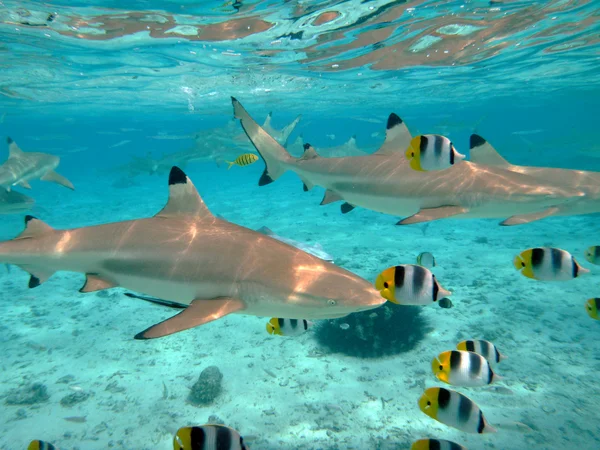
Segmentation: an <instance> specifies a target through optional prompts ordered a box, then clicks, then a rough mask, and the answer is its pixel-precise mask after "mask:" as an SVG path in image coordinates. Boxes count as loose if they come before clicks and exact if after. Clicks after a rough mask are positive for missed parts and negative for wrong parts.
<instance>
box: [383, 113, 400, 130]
mask: <svg viewBox="0 0 600 450" xmlns="http://www.w3.org/2000/svg"><path fill="white" fill-rule="evenodd" d="M401 123H402V119H401V118H400V116H398V114H395V113H391V114H390V116H389V117H388V121H387V127H386V128H387V129H388V130H389V129H391V128H394V127H395V126H397V125H400V124H401Z"/></svg>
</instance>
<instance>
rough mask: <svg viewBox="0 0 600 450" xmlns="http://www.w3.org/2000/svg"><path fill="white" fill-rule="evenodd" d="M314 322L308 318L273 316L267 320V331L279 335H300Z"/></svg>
mask: <svg viewBox="0 0 600 450" xmlns="http://www.w3.org/2000/svg"><path fill="white" fill-rule="evenodd" d="M312 325H313V323H312V322H311V321H310V320H306V319H280V318H277V317H273V318H272V319H271V320H269V321H268V322H267V332H268V333H269V334H277V335H279V336H298V335H300V334H302V333H304V332H305V331H307V330H308V329H309V328H310V327H312Z"/></svg>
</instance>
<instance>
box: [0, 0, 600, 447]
mask: <svg viewBox="0 0 600 450" xmlns="http://www.w3.org/2000/svg"><path fill="white" fill-rule="evenodd" d="M242 3H243V6H242V7H241V8H240V9H239V11H235V9H234V8H232V7H231V6H230V5H227V4H223V5H221V4H220V3H216V2H215V3H214V4H213V3H211V4H210V7H207V6H204V4H202V5H198V4H197V3H192V2H189V3H187V2H128V8H129V9H127V10H124V9H122V8H123V7H122V5H121V2H77V3H72V2H68V3H67V2H63V4H60V3H56V2H55V3H53V4H52V5H47V4H43V3H38V2H6V1H4V2H1V3H0V55H1V56H2V58H1V61H0V134H2V135H3V136H12V137H13V138H14V139H15V141H16V142H18V143H19V145H20V146H21V147H22V148H23V150H25V151H45V152H50V153H53V154H57V155H59V156H61V157H62V161H61V165H60V166H59V169H58V170H59V172H60V173H63V174H64V175H66V176H67V177H68V178H69V179H71V180H72V181H73V183H74V184H75V186H76V191H75V192H71V191H67V190H65V189H64V188H61V187H59V186H55V185H51V184H47V183H42V182H33V183H32V187H33V189H32V191H31V192H28V194H29V195H31V196H32V197H34V198H35V199H36V206H35V209H34V214H35V215H36V216H39V217H40V218H43V219H44V220H45V221H47V222H48V223H49V224H51V225H52V226H55V227H57V228H63V227H74V226H84V225H93V224H97V223H105V222H110V221H116V220H124V219H132V218H137V217H145V216H149V215H152V214H154V213H155V212H156V211H157V210H159V209H160V208H161V206H162V205H163V204H164V201H165V200H166V195H167V190H166V174H157V175H147V174H140V175H138V176H136V177H135V178H133V179H128V177H127V171H122V170H119V169H117V167H119V166H122V165H124V164H128V163H129V162H130V161H131V157H132V156H138V157H145V156H147V155H148V152H150V153H151V155H153V156H154V157H156V156H159V155H161V154H163V153H170V152H177V151H181V150H185V149H187V148H191V147H193V146H194V145H195V141H194V138H195V136H196V135H199V136H200V140H202V141H206V142H208V143H209V144H214V145H217V144H216V143H215V142H216V141H215V142H213V141H212V140H211V139H213V138H212V137H211V136H212V135H211V134H210V133H208V132H207V131H206V130H211V129H213V128H214V127H223V126H224V125H225V124H226V123H228V121H230V120H231V115H232V114H231V104H230V100H229V97H230V96H231V95H234V96H236V97H237V98H239V100H240V101H242V102H243V104H244V105H245V106H246V108H247V109H248V110H249V112H250V113H251V114H252V115H253V116H254V117H255V118H256V119H257V120H258V121H261V120H262V119H263V118H264V117H265V116H266V114H267V113H268V112H269V111H273V123H274V124H275V126H276V128H279V127H282V126H284V125H285V124H287V123H288V122H290V121H291V120H293V118H294V117H295V116H296V115H297V114H302V116H303V117H302V120H301V122H300V124H299V125H298V127H297V129H296V130H295V131H294V133H293V134H292V136H291V140H293V139H295V138H296V137H297V136H299V135H300V134H301V135H302V136H303V137H304V138H305V140H308V141H310V142H311V143H313V144H314V145H315V146H317V147H327V146H332V145H340V144H342V143H343V142H345V141H346V140H347V139H348V138H349V137H350V136H351V135H354V134H355V135H356V137H357V142H358V145H359V147H360V148H363V149H365V150H367V151H370V150H372V149H374V148H377V146H378V145H379V144H380V143H381V141H382V140H383V135H384V132H385V122H386V119H387V116H388V114H389V113H390V112H392V111H394V112H396V113H398V114H399V115H400V116H401V117H402V118H403V119H404V120H405V121H406V123H407V124H408V126H409V128H410V129H411V131H412V132H413V133H414V134H417V133H418V132H420V133H443V134H446V135H448V136H449V137H450V138H451V139H452V140H453V141H454V142H455V144H456V146H457V148H458V149H459V150H460V151H462V152H464V153H468V151H467V147H468V136H469V135H470V134H471V133H473V132H477V133H479V134H481V135H483V136H484V137H486V138H487V139H488V140H489V141H490V142H492V143H493V144H494V146H495V147H496V148H497V149H498V150H499V151H500V152H501V153H502V154H503V155H504V156H506V157H507V158H508V159H509V160H510V161H511V162H514V163H518V164H532V165H549V166H555V167H570V168H581V169H588V170H600V148H599V147H598V144H597V142H598V130H597V117H599V116H600V107H599V106H598V105H599V104H600V88H599V86H600V84H599V80H598V70H597V67H598V35H599V31H600V29H599V27H598V20H597V16H598V5H597V2H592V1H590V2H584V1H582V2H566V1H561V2H502V3H495V4H492V5H490V4H489V3H488V2H406V3H405V2H376V1H373V2H365V3H360V2H320V3H317V2H310V3H308V2H304V3H302V2H287V3H282V4H279V3H274V2H242ZM50 13H54V14H55V15H56V18H55V19H54V20H53V21H52V22H50V23H47V22H46V19H47V17H48V14H50ZM44 24H46V25H47V26H39V25H44ZM446 52H447V53H446ZM237 130H238V132H239V131H241V129H240V128H239V127H238V128H237ZM261 164H262V163H260V162H259V163H257V164H255V165H253V166H250V167H247V168H244V169H239V168H235V169H232V170H231V171H225V170H224V168H223V167H221V168H217V167H216V166H215V164H212V163H193V162H192V163H190V164H189V166H188V167H187V168H186V171H187V172H188V174H189V175H190V177H191V178H192V179H193V180H194V182H195V183H196V186H197V187H198V189H199V191H200V193H201V194H202V195H203V197H204V198H205V200H206V202H207V204H208V205H209V207H210V208H211V210H212V211H213V212H215V213H218V214H222V215H223V216H224V217H225V218H227V219H228V220H231V221H233V222H235V223H238V224H240V225H244V226H248V227H251V228H258V227H260V226H263V225H266V226H269V227H270V228H272V229H273V230H274V231H275V232H277V233H278V234H281V235H283V236H287V237H290V238H294V239H298V240H300V241H312V242H319V243H321V244H322V245H323V246H324V247H325V249H326V250H327V251H328V252H329V253H331V254H333V255H334V256H335V257H336V259H337V260H339V261H341V262H340V264H342V265H343V266H344V267H346V268H348V269H350V270H352V271H354V272H356V273H357V274H359V275H361V276H363V277H365V278H367V279H374V278H375V277H376V275H377V274H378V272H379V271H380V270H381V269H383V268H385V267H387V266H388V265H392V264H398V263H411V262H413V259H414V257H415V256H416V255H417V254H418V253H419V252H420V251H423V250H429V251H432V252H433V253H434V254H435V256H436V258H438V261H439V262H440V268H439V269H438V270H439V271H438V272H436V274H437V275H438V277H440V279H443V280H444V282H445V283H444V284H445V285H446V287H448V288H450V289H452V290H453V291H455V296H454V298H455V299H456V301H455V304H456V306H455V308H453V309H452V310H448V311H446V310H441V309H439V308H435V309H433V308H426V309H424V312H423V314H424V315H425V317H426V318H427V319H428V320H429V324H430V325H431V326H432V327H433V329H434V331H432V332H430V333H428V334H427V336H426V337H425V339H424V340H423V341H421V343H420V344H419V346H418V347H417V349H416V350H413V351H412V352H409V353H407V354H403V355H399V356H397V357H393V358H388V359H385V360H381V361H363V360H360V359H353V358H348V357H344V356H341V355H325V356H320V357H314V356H315V351H317V350H318V349H320V347H319V346H318V344H317V343H316V341H315V339H314V338H313V336H311V335H305V336H303V337H302V338H300V339H296V340H289V339H288V340H285V341H282V340H277V339H275V338H274V337H269V336H267V335H266V333H265V332H264V322H266V320H263V319H260V318H255V317H246V316H235V317H233V318H226V319H223V320H222V321H218V322H215V323H212V324H209V325H207V326H205V327H201V328H199V329H196V330H192V331H189V332H186V333H181V334H180V335H176V336H172V337H169V338H165V339H164V340H161V341H153V342H151V343H148V345H139V344H140V343H139V342H135V341H133V340H132V336H133V335H134V334H135V333H137V332H138V331H140V330H141V329H143V328H145V327H147V326H149V325H150V324H152V323H155V322H157V321H160V320H163V319H164V318H166V317H168V316H169V314H170V312H169V311H164V310H163V309H160V308H157V307H154V306H152V305H145V304H139V303H132V301H131V300H130V299H125V297H123V296H122V295H121V292H120V291H118V290H117V291H116V292H117V294H115V296H111V297H109V298H103V297H100V296H97V295H95V294H90V295H87V296H84V295H82V294H79V293H77V290H78V289H79V288H80V287H81V283H82V278H81V277H80V276H78V275H74V274H66V273H62V274H57V275H55V277H53V279H51V280H50V281H48V282H47V283H46V284H44V285H43V286H41V287H40V288H38V289H35V290H27V289H26V284H27V276H26V275H25V274H24V273H23V272H21V271H19V270H18V269H16V268H13V269H12V270H11V272H10V273H5V274H4V275H3V278H2V283H3V286H4V293H3V294H2V295H1V296H0V298H1V305H2V306H1V307H2V311H3V313H2V317H5V321H4V327H3V328H2V350H3V355H4V358H3V360H2V366H3V369H5V371H4V373H5V374H6V375H5V376H2V378H3V385H2V386H3V392H0V395H5V394H6V392H8V391H9V390H10V389H12V388H15V387H18V386H19V385H20V383H21V382H23V381H27V382H29V381H31V382H42V383H44V384H46V385H47V387H48V390H49V393H50V399H49V401H48V402H45V403H42V404H39V405H34V406H33V407H23V408H21V407H14V406H10V407H3V408H2V414H3V417H2V423H3V424H4V425H3V427H2V428H0V448H2V449H11V450H12V449H13V448H14V449H21V448H25V447H26V445H27V443H28V442H29V440H31V439H33V438H45V439H47V440H49V441H51V442H54V443H56V444H57V445H59V446H60V447H61V448H67V449H70V448H79V449H88V448H90V449H104V448H107V447H108V446H110V447H111V448H124V449H140V448H143V449H161V448H169V439H170V438H169V436H170V435H172V433H173V432H174V431H175V430H176V429H177V428H178V427H179V426H183V425H186V424H189V423H197V424H200V423H204V422H206V421H207V420H208V418H209V416H210V415H211V414H216V415H218V416H220V417H222V418H223V419H225V420H226V421H227V422H228V423H229V424H231V425H232V426H235V427H237V428H238V429H240V431H242V433H243V434H247V435H254V436H256V438H255V441H254V443H253V445H252V448H258V449H271V448H286V449H288V448H289V449H292V448H307V449H309V448H315V449H316V448H340V449H342V448H356V449H365V448H386V449H387V448H409V446H410V442H411V441H412V440H413V439H416V438H417V437H423V436H437V437H441V438H447V439H452V440H455V441H457V442H461V443H463V444H464V445H466V446H467V447H468V448H471V449H477V448H502V449H513V448H514V449H521V448H548V449H563V448H573V447H579V448H582V449H586V448H589V449H595V448H597V447H598V443H597V440H596V436H598V435H599V434H600V430H599V429H598V425H597V421H595V420H594V415H593V411H595V410H596V409H597V407H598V400H597V399H598V394H599V392H598V388H597V386H596V384H595V383H594V382H593V377H592V378H590V374H593V373H595V371H596V370H597V367H596V366H597V358H598V350H597V348H596V347H595V346H594V345H593V343H594V342H596V341H597V338H598V333H599V328H598V327H597V326H596V325H598V324H597V323H596V322H594V321H592V320H591V319H589V317H587V315H585V312H584V310H583V302H584V301H585V299H587V298H589V297H591V296H597V295H599V293H598V292H597V286H598V276H599V275H598V270H595V271H593V272H592V274H591V275H590V276H589V277H587V278H585V279H584V278H582V279H581V280H574V281H573V282H569V283H564V284H550V285H548V284H541V283H537V284H536V283H532V282H529V281H528V280H526V279H524V278H523V277H520V276H518V274H516V273H515V271H514V269H513V267H512V264H511V261H512V257H513V256H514V255H515V254H516V253H518V252H519V251H521V250H523V249H525V248H528V247H532V246H537V245H544V244H547V243H551V244H552V245H554V246H557V247H561V248H565V249H567V250H569V251H571V252H572V253H573V254H574V255H575V256H576V257H577V258H578V259H579V260H583V257H582V255H583V250H584V249H585V248H586V247H587V246H589V245H593V244H599V242H597V239H598V226H597V221H598V216H597V215H592V216H581V217H573V218H559V219H547V220H544V221H541V222H539V223H535V224H531V225H529V226H526V227H520V228H511V229H506V228H500V227H498V226H497V225H496V221H489V220H473V221H443V222H439V223H434V224H432V225H431V226H430V227H429V228H427V231H426V233H423V232H422V231H421V228H419V227H416V228H415V227H412V228H411V227H408V228H398V227H394V226H393V224H394V223H395V222H396V221H397V218H395V217H391V216H385V215H382V214H377V213H373V212H369V211H364V210H362V211H361V210H357V211H354V212H353V213H352V214H349V215H344V216H342V215H341V214H339V211H338V207H337V205H330V206H327V207H319V206H318V203H319V202H320V200H321V195H322V191H321V190H315V191H316V192H309V193H303V192H302V189H301V184H300V182H299V181H298V179H297V177H295V176H294V175H292V174H288V175H286V176H284V177H283V178H282V179H281V180H278V181H277V183H275V184H273V185H271V186H268V187H264V188H259V187H258V186H256V183H257V179H258V177H259V176H260V173H261V172H262V165H261ZM123 180H125V181H123ZM0 218H1V219H0V220H1V227H0V237H2V239H9V238H12V237H13V236H15V235H16V234H17V233H18V232H20V230H21V229H22V221H23V219H22V215H19V214H17V215H9V216H0ZM349 236H351V237H349ZM484 238H485V239H484ZM583 264H585V265H586V266H587V267H590V265H589V264H586V263H585V262H583ZM465 337H488V338H490V339H494V340H495V341H497V343H498V345H499V346H501V347H502V349H504V352H505V353H507V354H509V356H510V359H509V360H508V361H507V362H505V363H504V364H506V366H503V370H502V371H499V373H501V374H502V375H504V376H505V377H506V378H507V382H506V385H507V386H509V387H510V388H511V389H512V390H513V391H514V392H515V395H512V396H506V397H504V396H497V395H496V396H494V395H492V394H490V393H481V392H475V391H470V390H465V391H464V392H465V393H466V394H467V395H469V396H470V397H472V398H473V399H474V400H476V401H477V402H478V404H480V406H481V407H482V409H484V412H485V414H486V415H487V416H489V417H488V419H489V420H490V421H491V422H496V423H502V422H504V423H505V424H506V423H510V422H514V421H517V422H522V423H525V424H526V425H527V426H528V427H530V428H531V429H532V431H530V432H527V433H526V432H522V431H514V430H502V432H501V433H498V434H497V435H494V436H490V437H484V438H482V437H480V436H470V435H465V434H463V433H460V432H457V431H454V430H452V429H450V428H447V427H444V426H443V425H440V424H438V423H437V422H434V421H432V420H431V419H429V418H427V417H426V416H425V415H424V414H422V413H421V412H420V411H419V410H418V408H417V406H416V401H417V399H418V397H419V395H420V394H421V393H422V390H423V388H424V387H429V386H432V385H436V384H437V383H436V382H435V379H434V378H433V376H432V375H431V373H430V359H431V358H433V356H435V355H436V354H437V353H439V352H440V351H443V350H448V349H450V348H452V347H453V346H454V344H455V342H456V340H457V339H462V338H465ZM144 344H145V343H144ZM224 355H228V356H227V357H225V356H224ZM106 361H110V363H106ZM274 361H275V362H274ZM210 364H217V365H219V367H220V368H221V370H222V372H223V373H224V375H225V382H226V392H227V393H226V395H225V397H223V398H221V399H220V400H219V402H218V403H216V404H215V405H214V406H213V407H210V408H201V409H198V408H195V407H193V406H190V405H188V404H187V403H185V397H186V395H187V391H188V387H189V386H190V385H191V384H192V383H193V382H194V381H195V379H196V378H197V376H198V374H199V372H200V371H201V370H202V369H203V368H204V367H205V366H207V365H210ZM273 366H275V368H276V370H274V372H275V374H276V376H277V378H275V379H273V378H272V377H271V376H270V375H268V374H267V375H266V374H265V372H264V368H267V369H269V370H271V371H273ZM240 373H241V377H240V375H239V374H240ZM115 374H117V375H115ZM365 374H366V375H365ZM66 375H73V376H74V377H75V378H74V380H73V383H72V384H73V385H75V386H81V387H82V388H83V389H84V390H85V391H86V392H90V393H91V394H92V395H91V397H90V398H89V399H88V400H86V401H85V402H83V403H81V404H80V405H78V406H77V407H76V408H75V409H67V408H64V407H62V406H61V405H60V404H59V401H60V399H61V398H63V397H64V396H66V395H68V394H70V393H71V392H72V391H71V390H69V389H68V386H65V385H64V384H62V383H58V382H57V381H58V380H59V379H60V378H61V377H63V376H66ZM115 378H118V380H119V387H123V388H125V391H120V390H119V389H117V390H116V391H115V389H114V385H111V383H112V382H113V381H114V379H115ZM240 378H241V379H240ZM286 380H288V382H289V383H291V386H295V387H294V389H292V388H287V387H286V386H281V385H280V384H285V381H286ZM163 381H164V382H165V384H166V385H167V386H168V389H169V392H170V394H169V396H168V398H162V397H163V385H162V382H163ZM109 385H111V386H112V387H111V388H108V386H109ZM365 391H366V392H368V393H369V395H365V394H364V392H365ZM269 396H270V397H269ZM372 396H375V397H381V398H384V399H389V398H393V399H394V400H393V402H392V403H391V404H387V403H386V404H384V403H385V402H381V401H373V400H371V398H372ZM340 399H342V400H340ZM271 408H275V410H276V414H275V415H271V414H270V413H269V414H267V413H264V411H270V410H271ZM19 409H24V410H25V413H24V416H23V413H21V412H19ZM69 416H86V417H87V421H86V422H85V423H83V424H78V423H72V422H68V421H65V420H64V417H69ZM326 418H329V419H331V420H333V422H331V423H330V422H327V420H326ZM103 424H106V425H103ZM32 430H34V431H37V432H38V434H36V435H35V436H33V435H32V432H33V431H32Z"/></svg>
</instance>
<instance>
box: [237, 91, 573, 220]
mask: <svg viewBox="0 0 600 450" xmlns="http://www.w3.org/2000/svg"><path fill="white" fill-rule="evenodd" d="M232 103H233V107H234V116H235V118H237V119H239V120H240V122H241V124H242V127H243V128H244V130H245V131H246V134H247V135H248V137H249V138H250V140H251V141H252V143H253V144H254V146H255V147H256V149H257V150H258V152H259V153H260V155H261V156H262V158H263V160H264V162H265V166H266V167H265V171H264V172H263V175H262V177H261V178H260V180H259V185H261V186H262V185H266V184H269V183H272V182H273V181H275V180H277V179H278V178H279V177H280V176H281V175H282V174H283V173H284V172H286V171H288V170H290V171H293V172H295V173H296V174H297V175H298V176H299V177H300V179H301V180H302V181H303V183H304V189H305V190H309V189H312V187H313V186H321V187H324V188H325V189H326V191H325V196H324V198H323V201H322V202H321V204H322V205H324V204H328V203H332V202H335V201H343V202H344V203H343V204H342V207H341V210H342V212H344V213H346V212H349V211H351V210H352V209H354V207H356V206H361V207H364V208H367V209H371V210H373V211H378V212H382V213H385V214H391V215H396V216H401V217H406V218H404V219H403V220H400V221H399V222H398V224H400V225H405V224H412V223H420V222H429V221H432V220H438V219H444V218H506V219H505V220H504V221H503V222H502V224H503V225H516V224H521V223H526V222H530V221H533V220H537V219H539V218H542V217H545V216H547V215H550V214H552V213H553V212H554V211H555V208H557V207H559V206H560V205H566V204H569V203H572V202H575V201H584V197H585V193H584V192H582V191H581V190H580V189H578V188H573V187H569V186H563V185H561V184H560V183H557V182H554V181H553V180H541V179H539V178H535V177H532V176H529V175H525V174H522V173H517V172H514V171H511V170H507V169H504V168H501V167H497V166H493V165H482V164H476V163H473V162H469V161H460V163H457V164H455V165H453V166H451V167H450V168H448V169H444V170H440V171H431V172H419V171H415V170H413V169H412V168H411V167H410V165H409V163H408V161H407V160H406V157H405V155H404V153H405V151H406V149H407V148H408V146H409V143H410V141H411V139H412V136H411V134H410V133H409V131H408V129H407V127H406V125H405V124H404V122H403V121H402V119H400V117H398V116H397V115H396V114H391V115H390V116H389V119H388V123H387V130H386V138H385V141H384V143H383V145H382V146H381V148H380V149H379V150H377V151H376V152H375V153H374V154H372V155H368V156H358V157H345V158H322V157H320V156H319V155H317V153H316V152H315V150H314V149H313V148H312V147H310V145H308V144H307V145H306V146H305V148H306V150H305V153H304V155H303V156H302V157H301V158H294V157H292V156H291V155H290V154H289V153H288V152H287V151H286V150H285V149H284V148H283V147H281V145H279V144H278V143H277V142H276V141H275V140H274V139H272V138H271V137H270V136H269V135H268V133H266V132H265V130H263V129H262V128H261V127H260V126H259V125H258V124H257V123H256V122H255V121H254V120H253V119H252V117H251V116H250V115H249V114H248V112H247V111H246V110H245V109H244V108H243V106H242V105H241V104H240V103H239V102H238V101H237V100H236V99H232ZM565 208H566V206H565Z"/></svg>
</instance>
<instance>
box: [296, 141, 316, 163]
mask: <svg viewBox="0 0 600 450" xmlns="http://www.w3.org/2000/svg"><path fill="white" fill-rule="evenodd" d="M318 157H319V155H318V153H317V151H316V150H315V148H314V147H313V146H312V145H310V144H309V143H306V144H304V154H303V155H302V157H301V158H299V161H306V160H307V159H315V158H318Z"/></svg>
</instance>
